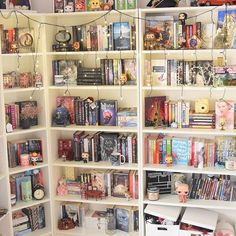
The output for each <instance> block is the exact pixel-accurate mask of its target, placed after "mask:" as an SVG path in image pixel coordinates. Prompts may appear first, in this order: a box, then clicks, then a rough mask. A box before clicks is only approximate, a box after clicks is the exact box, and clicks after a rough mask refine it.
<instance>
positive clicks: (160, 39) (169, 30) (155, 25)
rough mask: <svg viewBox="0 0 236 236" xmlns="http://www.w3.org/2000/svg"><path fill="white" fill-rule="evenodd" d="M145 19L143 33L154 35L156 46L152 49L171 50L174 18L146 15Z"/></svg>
mask: <svg viewBox="0 0 236 236" xmlns="http://www.w3.org/2000/svg"><path fill="white" fill-rule="evenodd" d="M145 19H146V25H145V33H146V34H147V33H152V34H154V35H155V38H154V40H155V42H156V46H155V47H154V49H164V48H168V49H170V48H173V46H174V37H173V32H174V17H173V16H157V15H156V14H147V15H146V18H145Z"/></svg>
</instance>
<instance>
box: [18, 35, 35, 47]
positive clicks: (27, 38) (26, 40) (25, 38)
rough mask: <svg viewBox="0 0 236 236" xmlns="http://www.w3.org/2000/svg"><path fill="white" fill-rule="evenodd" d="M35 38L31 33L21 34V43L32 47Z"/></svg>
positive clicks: (23, 45)
mask: <svg viewBox="0 0 236 236" xmlns="http://www.w3.org/2000/svg"><path fill="white" fill-rule="evenodd" d="M33 42H34V39H33V36H32V35H31V34H30V33H24V34H21V35H20V36H19V43H20V45H21V46H22V47H30V46H32V45H33Z"/></svg>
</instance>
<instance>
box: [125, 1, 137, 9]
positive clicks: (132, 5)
mask: <svg viewBox="0 0 236 236" xmlns="http://www.w3.org/2000/svg"><path fill="white" fill-rule="evenodd" d="M126 6H127V7H126V8H127V9H136V0H126Z"/></svg>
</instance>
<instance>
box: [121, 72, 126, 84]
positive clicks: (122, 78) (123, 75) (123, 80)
mask: <svg viewBox="0 0 236 236" xmlns="http://www.w3.org/2000/svg"><path fill="white" fill-rule="evenodd" d="M127 80H128V79H127V76H126V74H121V76H120V85H125V84H126V83H127Z"/></svg>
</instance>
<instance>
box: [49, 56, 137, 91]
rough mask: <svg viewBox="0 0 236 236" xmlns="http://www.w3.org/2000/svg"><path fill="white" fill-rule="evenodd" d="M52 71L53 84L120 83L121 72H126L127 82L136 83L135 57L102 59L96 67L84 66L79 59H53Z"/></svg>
mask: <svg viewBox="0 0 236 236" xmlns="http://www.w3.org/2000/svg"><path fill="white" fill-rule="evenodd" d="M52 72H53V84H54V85H58V86H61V85H62V86H63V85H65V84H68V85H119V84H120V76H121V74H126V76H127V84H130V85H134V84H136V60H135V59H101V60H100V67H96V68H88V67H82V64H81V62H80V61H79V60H53V61H52ZM58 75H63V77H62V78H63V80H62V78H60V77H59V78H58Z"/></svg>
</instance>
